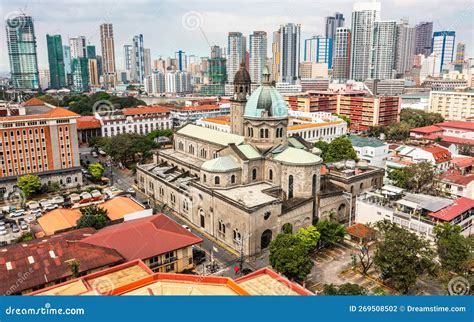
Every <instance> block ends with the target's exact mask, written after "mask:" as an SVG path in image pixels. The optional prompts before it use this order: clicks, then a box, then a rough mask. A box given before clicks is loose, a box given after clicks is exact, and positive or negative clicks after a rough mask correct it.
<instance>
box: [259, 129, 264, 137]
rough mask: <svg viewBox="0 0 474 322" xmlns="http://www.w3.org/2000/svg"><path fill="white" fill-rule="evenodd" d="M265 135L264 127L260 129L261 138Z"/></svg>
mask: <svg viewBox="0 0 474 322" xmlns="http://www.w3.org/2000/svg"><path fill="white" fill-rule="evenodd" d="M264 135H265V131H264V130H263V129H260V138H261V139H262V138H263V137H264Z"/></svg>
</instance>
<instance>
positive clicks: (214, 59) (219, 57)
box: [201, 46, 227, 96]
mask: <svg viewBox="0 0 474 322" xmlns="http://www.w3.org/2000/svg"><path fill="white" fill-rule="evenodd" d="M223 51H224V50H223V49H221V48H220V47H219V46H212V47H211V58H209V59H208V60H207V71H206V75H207V77H208V80H209V84H206V85H204V86H202V87H201V94H202V95H211V96H215V95H224V93H225V83H226V82H227V70H226V59H225V58H224V57H223Z"/></svg>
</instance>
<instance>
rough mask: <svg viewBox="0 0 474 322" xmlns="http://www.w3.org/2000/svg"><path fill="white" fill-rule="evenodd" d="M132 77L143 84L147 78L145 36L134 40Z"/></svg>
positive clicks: (136, 37)
mask: <svg viewBox="0 0 474 322" xmlns="http://www.w3.org/2000/svg"><path fill="white" fill-rule="evenodd" d="M130 77H131V78H132V79H133V80H135V81H136V82H139V83H140V84H143V79H144V77H145V48H144V47H143V35H142V34H139V35H136V36H134V37H133V40H132V70H131V72H130Z"/></svg>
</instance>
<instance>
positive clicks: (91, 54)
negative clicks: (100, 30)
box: [86, 45, 97, 59]
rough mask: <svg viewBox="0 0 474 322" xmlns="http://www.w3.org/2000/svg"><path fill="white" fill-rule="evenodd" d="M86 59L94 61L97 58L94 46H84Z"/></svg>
mask: <svg viewBox="0 0 474 322" xmlns="http://www.w3.org/2000/svg"><path fill="white" fill-rule="evenodd" d="M86 54H87V55H86V57H87V58H90V59H95V57H96V56H97V53H96V51H95V46H94V45H87V46H86Z"/></svg>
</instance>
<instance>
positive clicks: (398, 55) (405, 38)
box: [395, 20, 416, 75]
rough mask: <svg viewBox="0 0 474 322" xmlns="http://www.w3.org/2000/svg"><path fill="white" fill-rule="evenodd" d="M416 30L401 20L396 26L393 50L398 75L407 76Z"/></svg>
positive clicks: (413, 53) (412, 55)
mask: <svg viewBox="0 0 474 322" xmlns="http://www.w3.org/2000/svg"><path fill="white" fill-rule="evenodd" d="M415 33H416V28H415V27H413V26H410V25H408V21H404V20H402V21H401V22H400V23H398V24H397V45H396V49H395V70H396V71H397V74H398V75H406V74H409V73H410V72H411V70H412V68H413V57H414V56H415Z"/></svg>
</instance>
